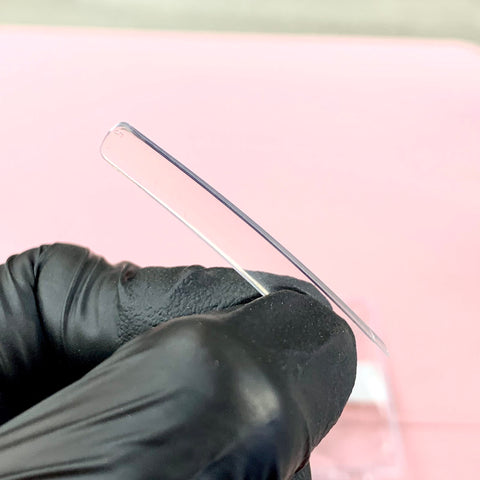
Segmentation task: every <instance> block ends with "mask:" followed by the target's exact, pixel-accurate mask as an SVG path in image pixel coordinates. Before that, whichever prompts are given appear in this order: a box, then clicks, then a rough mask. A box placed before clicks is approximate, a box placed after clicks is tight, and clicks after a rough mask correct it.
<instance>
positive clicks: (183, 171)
mask: <svg viewBox="0 0 480 480" xmlns="http://www.w3.org/2000/svg"><path fill="white" fill-rule="evenodd" d="M101 153H102V155H103V157H104V158H105V160H107V162H109V163H110V164H111V165H112V166H114V167H115V168H116V169H117V170H119V171H120V172H121V173H123V174H124V175H125V176H126V177H127V178H129V179H130V180H131V181H132V182H134V183H135V184H136V185H137V186H138V187H140V188H141V189H142V190H144V191H145V192H146V193H147V194H148V195H150V197H152V198H153V199H154V200H155V201H157V202H158V203H159V204H161V205H162V206H163V207H165V208H166V209H167V210H168V211H170V212H171V213H172V214H173V215H175V216H176V217H177V218H178V219H179V220H180V221H182V222H183V223H184V224H185V225H186V226H188V227H189V228H190V229H191V230H192V231H194V232H195V233H196V234H197V235H198V236H199V237H200V238H201V239H202V240H203V241H205V242H206V243H207V244H208V245H209V246H210V247H212V248H213V249H214V250H215V251H216V252H217V253H218V254H219V255H221V256H222V257H223V258H224V259H225V260H226V261H227V262H228V263H229V264H230V265H231V266H232V267H233V268H234V269H235V270H236V271H237V272H238V273H239V274H240V275H241V276H242V277H243V278H244V279H245V280H246V281H247V282H249V283H250V284H251V285H252V286H253V287H254V288H255V289H256V290H257V291H258V292H259V293H261V294H262V295H267V294H268V293H269V292H268V289H267V288H266V287H265V286H264V285H263V284H262V280H261V276H259V275H256V274H255V272H254V270H257V271H262V270H263V271H271V272H272V273H277V274H283V275H290V276H292V277H296V278H299V279H301V280H305V281H307V282H309V283H312V284H313V285H314V286H315V287H316V288H318V289H319V290H320V291H321V292H322V293H323V294H324V295H325V296H326V297H328V298H329V299H330V300H331V301H332V302H333V303H334V304H335V305H336V306H337V307H338V308H339V309H340V310H341V311H342V312H343V313H344V314H345V315H346V316H347V317H348V318H349V319H350V320H351V321H353V322H354V323H355V324H356V325H357V326H358V327H359V328H360V330H362V331H363V333H365V335H367V337H368V338H370V340H372V341H373V342H374V343H375V344H377V345H378V347H379V348H380V349H381V350H383V351H384V352H385V353H387V349H386V346H385V344H384V342H383V341H382V339H381V338H380V337H379V336H378V335H377V334H376V333H375V332H374V331H373V330H372V329H371V328H370V327H369V326H368V325H367V324H366V323H365V322H364V321H363V320H362V319H361V318H360V317H359V316H358V315H357V314H356V313H355V312H354V311H353V310H352V309H351V308H350V307H349V306H348V305H347V304H346V303H345V302H344V301H343V300H342V299H341V298H340V297H339V296H338V295H337V294H335V293H334V292H333V291H332V290H331V289H330V288H329V287H328V286H327V285H326V284H325V283H324V282H322V281H321V280H320V279H319V278H318V277H317V276H316V275H315V274H314V273H313V272H312V271H311V270H310V269H308V268H307V267H306V266H305V265H304V264H303V263H302V262H300V260H298V259H297V258H296V257H295V256H294V255H293V254H292V253H290V252H289V251H288V250H287V249H286V248H285V247H283V246H282V245H281V244H280V243H279V242H278V241H277V240H275V239H274V238H273V237H272V236H271V235H270V234H269V233H268V232H266V231H265V230H264V229H263V228H262V227H261V226H260V225H258V224H257V223H256V222H254V221H253V220H252V219H251V218H250V217H248V216H247V215H246V214H245V213H243V212H242V211H241V210H240V209H239V208H238V207H236V206H235V205H234V204H232V203H231V202H230V201H229V200H228V199H227V198H225V197H224V196H223V195H222V194H220V193H219V192H218V191H217V190H215V189H214V188H213V187H211V186H210V185H208V184H207V183H206V182H205V181H204V180H202V179H201V178H200V177H198V175H196V174H195V173H194V172H192V171H191V170H189V169H188V168H187V167H186V166H185V165H183V164H181V163H180V162H179V161H178V160H176V159H175V158H173V157H172V156H171V155H170V154H168V153H167V152H166V151H164V150H163V149H162V148H160V147H159V146H158V145H155V144H154V143H153V142H152V141H151V140H150V139H148V138H147V137H145V136H144V135H143V134H142V133H140V132H139V131H138V130H136V129H135V128H133V127H132V126H131V125H129V124H127V123H119V124H118V125H116V126H115V127H113V128H112V129H111V130H110V131H109V132H108V134H107V136H106V137H105V139H104V141H103V143H102V146H101ZM263 266H265V267H263ZM272 266H274V267H275V270H271V269H272ZM262 267H263V268H262Z"/></svg>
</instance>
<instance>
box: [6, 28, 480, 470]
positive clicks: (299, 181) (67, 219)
mask: <svg viewBox="0 0 480 480" xmlns="http://www.w3.org/2000/svg"><path fill="white" fill-rule="evenodd" d="M479 52H480V50H478V49H477V48H476V47H474V46H471V45H468V44H464V43H459V42H443V41H415V40H393V39H392V40H389V39H383V40H379V39H356V38H349V39H347V38H321V37H289V36H269V35H257V36H255V35H214V34H180V33H155V32H130V31H101V30H75V29H47V28H16V27H8V28H7V27H2V28H1V29H0V112H1V115H0V127H1V128H0V167H1V168H0V172H1V175H0V205H2V207H1V212H2V215H1V218H2V229H1V236H0V261H4V260H5V259H6V258H7V257H8V256H9V255H10V254H13V253H16V252H19V251H22V250H24V249H27V248H30V247H33V246H36V245H38V244H41V243H48V242H54V241H67V242H73V243H78V244H83V245H86V246H89V247H90V248H92V250H94V251H96V252H97V253H101V254H103V255H105V256H106V257H107V258H108V259H109V260H111V261H115V262H116V261H120V260H125V259H128V260H131V261H134V262H137V263H139V264H142V265H147V264H163V265H174V264H188V263H214V262H215V257H213V256H212V255H211V254H210V253H209V252H208V250H207V249H206V247H204V246H203V245H202V244H201V243H200V242H199V241H198V240H197V239H196V238H195V237H193V235H190V234H189V232H187V231H186V230H185V229H184V227H183V226H182V225H180V224H179V223H178V222H177V221H176V220H174V219H173V217H172V218H170V216H169V215H168V214H167V213H164V212H163V211H161V210H160V209H159V207H157V206H156V205H155V204H153V202H152V201H151V200H150V199H148V198H147V197H146V196H144V194H142V192H140V191H137V190H136V189H135V188H134V187H133V186H131V185H130V184H129V183H128V182H127V181H126V180H124V178H122V177H121V176H120V175H118V174H116V173H115V172H114V171H113V170H112V169H111V168H110V167H109V166H108V165H107V164H106V163H105V162H103V161H102V160H101V158H100V155H99V145H100V142H101V140H102V138H103V136H104V134H105V133H106V131H107V130H108V129H109V128H110V127H111V126H112V125H113V124H115V123H117V122H118V121H121V120H124V121H128V122H130V123H132V124H133V125H134V126H136V127H137V128H139V129H140V130H141V131H143V132H144V133H145V134H147V135H148V136H150V137H151V138H152V139H154V140H155V141H156V142H157V143H159V144H160V145H161V146H162V147H164V148H165V149H166V150H167V151H169V152H170V153H172V154H173V155H175V156H176V157H177V158H179V159H180V160H181V161H182V162H184V163H185V164H187V165H188V166H189V167H190V168H192V169H193V170H194V171H196V172H197V173H199V174H200V175H202V176H204V177H205V178H206V179H207V180H208V181H209V182H210V183H211V184H213V185H214V186H215V187H217V188H218V189H219V190H220V191H222V192H223V193H225V194H226V195H227V196H228V197H229V198H231V200H233V201H234V202H237V203H238V204H239V205H240V206H241V207H242V208H243V209H244V210H246V211H247V213H249V214H250V215H251V216H252V217H254V218H255V219H256V220H257V221H258V222H259V223H260V224H262V225H263V226H265V228H266V229H267V230H269V231H271V233H273V234H274V236H276V237H278V238H279V239H280V240H281V241H282V242H284V243H285V244H286V245H287V246H288V247H289V248H291V250H292V251H293V252H294V253H296V254H298V256H299V257H300V258H301V259H302V260H303V261H304V262H305V263H306V264H307V265H309V266H310V267H311V269H312V270H313V271H315V272H316V273H317V274H318V275H319V276H320V278H322V279H323V280H325V281H326V282H327V284H329V285H330V286H331V287H332V288H333V289H334V290H335V291H338V293H339V294H340V295H341V296H343V297H344V298H345V299H347V300H351V301H354V302H355V301H360V302H363V303H364V304H366V305H367V306H368V309H369V312H370V317H371V321H372V323H373V325H377V327H378V330H379V333H380V334H381V336H382V337H383V338H384V340H385V341H386V343H387V345H388V347H389V350H390V352H391V357H390V360H389V362H390V365H391V373H392V383H393V391H394V396H395V400H396V404H397V407H398V411H399V419H400V423H401V430H402V436H403V439H404V442H405V456H406V460H407V465H406V471H405V474H404V478H406V479H407V478H408V479H417V478H418V479H426V478H435V479H450V478H474V477H475V473H477V474H478V471H479V470H480V460H479V458H480V453H479V445H480V411H479V409H478V403H479V386H478V382H479V378H480V376H479V373H480V372H479V355H478V339H479V334H480V326H479V313H480V307H479V302H478V296H479V281H480V248H479V245H480V213H479V212H480V162H479V157H480V142H479V127H480V54H479Z"/></svg>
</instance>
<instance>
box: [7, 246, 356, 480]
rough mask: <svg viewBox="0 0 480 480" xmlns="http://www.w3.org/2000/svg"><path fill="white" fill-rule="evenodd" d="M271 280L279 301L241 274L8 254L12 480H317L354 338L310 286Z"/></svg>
mask: <svg viewBox="0 0 480 480" xmlns="http://www.w3.org/2000/svg"><path fill="white" fill-rule="evenodd" d="M264 282H265V283H267V285H268V286H269V287H270V289H272V290H276V293H272V294H270V295H268V296H266V297H263V298H258V294H257V293H256V292H255V290H254V289H253V288H252V287H251V286H250V285H248V284H247V283H246V282H245V281H244V280H243V279H241V277H240V276H238V274H237V273H236V272H234V271H233V270H230V269H223V268H213V269H205V268H202V267H199V266H193V267H177V268H159V267H156V268H144V269H140V268H138V267H136V266H135V265H132V264H128V263H123V264H121V265H117V266H111V265H109V264H108V263H106V262H105V261H104V260H103V259H101V258H100V257H97V256H94V255H91V254H89V252H88V251H87V250H85V249H83V248H80V247H75V246H71V245H61V244H57V245H53V246H46V247H41V248H38V249H34V250H30V251H28V252H25V253H23V254H21V255H18V256H16V257H11V258H10V259H9V260H8V261H7V263H6V264H5V265H3V266H0V424H2V423H3V425H2V426H0V479H2V480H14V479H15V480H20V479H22V480H24V479H36V480H40V479H45V480H46V479H72V480H73V479H75V480H83V479H93V478H95V479H100V480H106V479H112V480H113V479H115V480H121V479H128V480H137V479H145V480H155V479H161V480H170V479H179V480H180V479H181V480H189V479H196V480H207V479H208V480H214V479H222V480H226V479H232V480H237V479H276V478H278V479H289V478H292V476H293V478H295V480H303V479H308V478H310V473H309V468H308V463H307V462H308V458H309V454H310V452H311V450H312V449H313V448H314V447H315V446H316V445H317V444H318V443H319V442H320V440H321V439H322V438H323V437H324V436H325V434H326V433H327V432H328V431H329V430H330V428H331V427H332V426H333V425H334V424H335V422H336V421H337V419H338V417H339V415H340V413H341V412H342V410H343V407H344V406H345V403H346V401H347V398H348V396H349V394H350V392H351V389H352V387H353V383H354V378H355V368H356V350H355V341H354V337H353V334H352V332H351V330H350V328H349V327H348V325H347V324H346V323H345V322H344V321H343V320H342V319H341V318H340V317H338V316H337V315H336V314H335V313H333V312H332V310H331V308H330V307H329V306H328V303H326V301H325V300H324V299H323V297H321V295H319V294H318V293H317V292H316V290H315V289H314V288H313V287H312V286H310V285H308V284H306V283H303V282H299V281H297V280H293V279H290V278H287V277H278V276H274V275H268V274H264ZM286 289H287V290H286ZM295 290H296V291H295ZM302 292H303V293H302ZM153 327H155V328H153ZM295 472H297V473H295Z"/></svg>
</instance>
